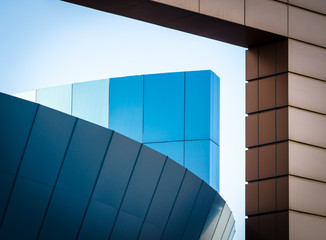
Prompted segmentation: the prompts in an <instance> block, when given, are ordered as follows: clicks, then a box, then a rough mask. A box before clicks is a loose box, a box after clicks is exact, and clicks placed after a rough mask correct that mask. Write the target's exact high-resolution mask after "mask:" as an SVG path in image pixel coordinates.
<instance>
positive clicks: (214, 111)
mask: <svg viewBox="0 0 326 240" xmlns="http://www.w3.org/2000/svg"><path fill="white" fill-rule="evenodd" d="M210 106H211V133H210V135H211V137H210V139H211V140H213V141H214V142H215V143H217V144H218V145H220V78H219V77H218V76H216V75H215V74H214V73H213V72H211V103H210Z"/></svg>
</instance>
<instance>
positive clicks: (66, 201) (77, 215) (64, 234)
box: [39, 189, 88, 240]
mask: <svg viewBox="0 0 326 240" xmlns="http://www.w3.org/2000/svg"><path fill="white" fill-rule="evenodd" d="M87 203H88V198H86V197H83V196H80V195H76V194H74V193H71V192H68V191H64V190H60V189H56V190H55V191H54V194H53V197H52V199H51V203H50V206H49V210H48V212H47V215H46V217H45V220H44V224H43V228H42V229H41V232H40V238H39V239H45V240H50V239H53V240H57V239H61V240H65V239H67V240H68V239H75V238H76V236H77V233H78V230H79V228H80V225H81V223H82V219H83V216H84V212H85V210H86V207H87Z"/></svg>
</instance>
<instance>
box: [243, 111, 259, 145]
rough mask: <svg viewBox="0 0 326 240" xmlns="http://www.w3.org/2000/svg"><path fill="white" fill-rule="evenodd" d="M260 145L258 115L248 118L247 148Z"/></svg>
mask: <svg viewBox="0 0 326 240" xmlns="http://www.w3.org/2000/svg"><path fill="white" fill-rule="evenodd" d="M256 145H258V114H251V115H249V116H248V117H246V147H252V146H256Z"/></svg>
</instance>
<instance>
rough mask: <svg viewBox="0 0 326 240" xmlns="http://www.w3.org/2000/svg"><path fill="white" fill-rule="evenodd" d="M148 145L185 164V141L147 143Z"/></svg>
mask: <svg viewBox="0 0 326 240" xmlns="http://www.w3.org/2000/svg"><path fill="white" fill-rule="evenodd" d="M146 146H148V147H150V148H152V149H154V150H156V151H158V152H160V153H162V154H164V155H166V156H168V157H170V158H171V159H173V160H174V161H176V162H177V163H179V164H180V165H182V166H183V151H184V141H181V142H162V143H147V144H146Z"/></svg>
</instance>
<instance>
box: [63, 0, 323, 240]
mask: <svg viewBox="0 0 326 240" xmlns="http://www.w3.org/2000/svg"><path fill="white" fill-rule="evenodd" d="M66 1H67V2H72V3H76V4H79V5H83V6H87V7H91V8H94V9H99V10H102V11H107V12H110V13H114V14H118V15H122V16H126V17H131V18H134V19H138V20H142V21H146V22H150V23H154V24H158V25H161V26H165V27H169V28H173V29H177V30H181V31H185V32H188V33H192V34H196V35H200V36H204V37H208V38H212V39H216V40H220V41H224V42H227V43H231V44H235V45H239V46H243V47H247V48H248V50H247V54H246V80H247V81H248V83H247V88H246V90H247V97H246V99H247V100H246V106H247V110H246V112H247V114H248V116H247V117H246V147H247V148H248V151H247V156H246V173H247V176H246V181H247V182H248V184H247V185H246V214H247V216H248V218H247V219H246V238H247V239H321V240H322V239H325V236H326V227H325V226H326V205H325V202H326V178H325V172H326V163H325V158H326V138H325V136H326V108H325V106H326V104H325V102H326V97H325V96H326V83H325V81H326V64H325V63H326V32H325V31H324V28H325V27H324V26H325V23H326V16H325V15H326V2H325V1H324V0H311V1H308V0H306V1H305V0H277V1H276V0H232V1H230V0H216V1H211V0H187V1H185V0H175V1H171V0H152V1H151V0H144V1H138V0H119V1H103V0H92V1H90V0H66Z"/></svg>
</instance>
